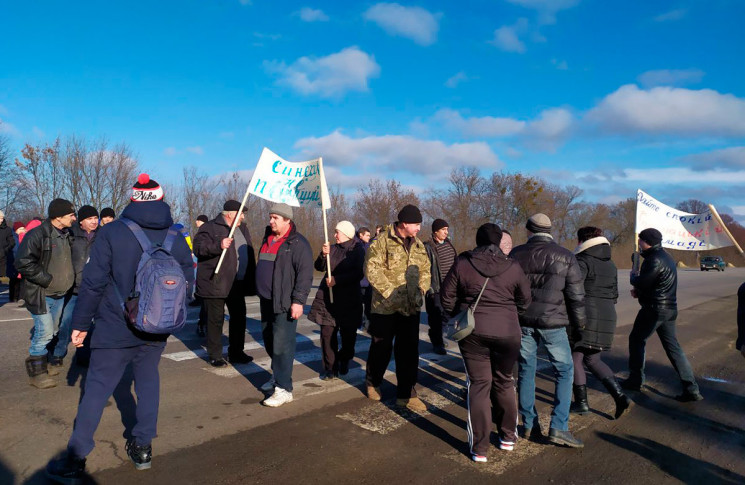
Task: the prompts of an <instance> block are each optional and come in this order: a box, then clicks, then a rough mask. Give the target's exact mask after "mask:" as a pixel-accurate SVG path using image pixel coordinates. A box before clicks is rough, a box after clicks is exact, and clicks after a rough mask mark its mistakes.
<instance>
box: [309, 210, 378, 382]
mask: <svg viewBox="0 0 745 485" xmlns="http://www.w3.org/2000/svg"><path fill="white" fill-rule="evenodd" d="M354 235H355V231H354V226H353V225H352V223H351V222H349V221H341V222H339V223H338V224H337V225H336V228H335V229H334V239H335V240H336V244H334V245H333V246H331V245H329V243H325V244H324V245H323V249H322V250H321V254H319V255H318V258H316V262H315V264H314V267H315V269H316V271H320V272H322V273H323V274H324V275H327V271H326V269H327V267H328V266H327V256H328V257H329V259H330V260H331V277H330V278H329V277H328V276H326V277H325V278H323V280H321V284H320V285H319V286H318V291H317V292H316V297H315V299H314V300H313V304H312V305H311V307H310V312H309V313H308V319H309V320H310V321H311V322H315V323H317V324H318V325H320V326H321V353H322V356H323V373H322V374H321V379H322V380H331V379H333V378H335V377H337V376H338V375H339V374H341V375H346V374H347V373H348V372H349V361H350V360H352V359H353V358H354V346H355V342H356V341H357V329H358V328H359V326H360V324H361V323H362V295H361V294H360V291H359V288H360V280H361V279H362V276H363V269H362V267H363V265H364V264H365V249H364V247H363V243H362V241H360V240H359V239H357V238H355V237H354ZM329 288H330V289H331V291H333V297H334V302H333V303H331V299H330V295H329ZM338 334H341V344H342V345H341V350H340V349H339V342H338Z"/></svg>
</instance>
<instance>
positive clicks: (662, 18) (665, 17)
mask: <svg viewBox="0 0 745 485" xmlns="http://www.w3.org/2000/svg"><path fill="white" fill-rule="evenodd" d="M687 13H688V9H687V8H676V9H675V10H670V11H668V12H665V13H662V14H660V15H658V16H656V17H655V18H654V19H653V20H654V21H655V22H670V21H675V20H680V19H682V18H683V17H685V16H686V14H687Z"/></svg>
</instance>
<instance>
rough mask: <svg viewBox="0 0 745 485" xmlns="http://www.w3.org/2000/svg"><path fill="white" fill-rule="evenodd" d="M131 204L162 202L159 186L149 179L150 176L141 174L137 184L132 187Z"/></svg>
mask: <svg viewBox="0 0 745 485" xmlns="http://www.w3.org/2000/svg"><path fill="white" fill-rule="evenodd" d="M130 200H132V202H152V201H155V200H163V189H162V188H161V186H160V184H158V182H156V181H155V180H153V179H151V178H150V175H148V174H146V173H141V174H140V176H139V177H137V182H136V183H135V184H134V185H133V186H132V197H131V199H130Z"/></svg>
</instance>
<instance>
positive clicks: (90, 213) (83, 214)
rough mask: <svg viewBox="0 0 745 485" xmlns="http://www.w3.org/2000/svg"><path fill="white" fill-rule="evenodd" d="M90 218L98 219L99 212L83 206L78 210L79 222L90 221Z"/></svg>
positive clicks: (91, 207)
mask: <svg viewBox="0 0 745 485" xmlns="http://www.w3.org/2000/svg"><path fill="white" fill-rule="evenodd" d="M89 217H98V211H97V210H96V208H95V207H93V206H90V205H84V206H81V207H80V209H78V220H79V221H82V220H83V219H88V218H89Z"/></svg>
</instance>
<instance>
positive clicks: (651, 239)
mask: <svg viewBox="0 0 745 485" xmlns="http://www.w3.org/2000/svg"><path fill="white" fill-rule="evenodd" d="M639 239H641V240H642V241H644V242H645V243H647V244H649V245H650V246H656V245H658V244H660V243H661V242H662V233H661V232H660V231H658V230H657V229H654V228H651V227H650V228H648V229H644V230H643V231H642V232H640V233H639Z"/></svg>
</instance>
